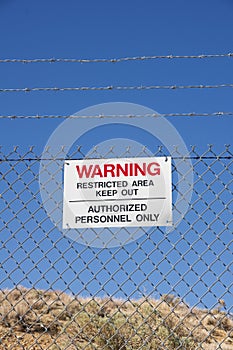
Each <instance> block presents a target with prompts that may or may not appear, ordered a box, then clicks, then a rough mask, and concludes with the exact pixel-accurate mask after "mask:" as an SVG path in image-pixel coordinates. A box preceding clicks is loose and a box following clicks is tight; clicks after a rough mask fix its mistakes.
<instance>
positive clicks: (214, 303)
mask: <svg viewBox="0 0 233 350" xmlns="http://www.w3.org/2000/svg"><path fill="white" fill-rule="evenodd" d="M62 151H64V149H63V150H61V152H60V151H58V152H57V154H56V157H55V158H54V156H52V155H51V154H50V151H49V150H47V156H48V157H46V159H47V162H48V167H47V168H46V171H47V172H48V177H49V176H53V175H54V174H52V173H49V163H50V162H54V161H56V162H58V161H61V162H63V159H62V154H63V153H62ZM84 153H85V152H82V147H78V148H77V149H75V150H72V152H69V153H68V156H67V158H70V159H80V158H81V159H82V158H83V157H84ZM154 155H155V156H164V155H167V154H166V152H165V150H164V149H163V148H162V147H158V149H157V151H156V152H155V154H154ZM133 156H135V154H132V150H131V149H130V147H128V148H127V149H125V150H124V152H122V153H121V154H119V152H116V149H114V147H111V148H109V149H108V150H106V152H105V153H104V154H103V152H102V150H100V149H99V148H98V147H95V148H94V149H93V150H92V151H91V152H90V153H89V154H88V157H89V158H111V157H133ZM137 156H138V157H142V156H147V157H148V156H151V153H150V152H149V151H148V150H147V149H146V148H143V149H141V150H140V152H139V153H138V154H137ZM171 156H172V158H173V159H175V158H177V159H179V158H180V159H182V157H183V156H182V155H180V154H179V149H178V148H177V147H174V151H173V153H172V155H171ZM186 157H188V158H189V159H191V160H192V163H193V172H194V188H193V196H192V200H191V203H190V205H189V210H188V212H187V213H186V214H185V216H184V218H183V220H182V222H181V223H180V224H179V226H178V227H177V228H176V229H175V230H174V231H172V232H170V233H169V232H167V231H166V230H165V229H164V228H162V227H154V228H150V229H149V230H148V229H145V228H143V227H139V228H137V229H136V230H138V232H139V233H140V235H139V238H138V239H137V240H135V241H134V242H133V243H130V244H128V245H124V246H120V247H116V248H109V249H105V248H102V249H98V248H94V247H91V246H85V245H82V244H79V243H77V242H75V241H72V240H71V239H69V238H67V237H66V236H64V235H63V233H61V232H59V230H58V229H57V228H56V227H55V226H54V225H53V224H52V222H51V221H50V219H49V217H48V215H47V213H46V211H45V209H44V205H43V203H42V200H41V198H40V190H39V164H40V159H41V155H38V153H37V152H36V151H35V150H34V148H33V147H31V148H30V149H28V150H26V151H23V150H20V149H19V148H17V147H15V148H14V149H13V150H12V151H11V152H9V153H7V152H5V151H3V150H1V153H0V159H1V161H0V189H1V191H0V232H1V235H0V242H1V248H0V257H1V259H0V263H1V264H0V349H2V350H5V349H12V350H13V349H50V350H55V349H62V350H65V349H67V350H73V349H113V350H119V349H122V350H124V349H125V350H128V349H169V350H170V349H210V350H211V349H223V350H228V349H233V316H232V301H233V278H232V275H233V273H232V264H233V260H232V248H233V243H232V230H233V222H232V211H233V199H232V198H233V196H232V195H233V180H232V179H233V165H232V162H233V154H232V152H231V149H230V147H229V146H226V147H225V149H224V150H223V151H222V152H220V153H219V152H218V153H215V151H214V149H213V147H212V146H209V148H208V149H207V150H206V151H205V152H202V153H201V154H200V152H198V151H197V150H196V148H195V147H192V149H191V151H190V153H189V154H188V155H186ZM177 172H178V169H177V168H176V167H175V164H174V162H173V201H174V198H175V197H176V196H177V192H178V188H179V187H178V181H179V180H178V177H177ZM180 175H181V176H185V175H184V174H180ZM58 186H61V187H62V184H58ZM54 191H56V188H55V189H54ZM51 195H52V194H51ZM181 195H182V194H181ZM173 210H174V211H175V210H176V208H175V207H173ZM60 214H61V213H60ZM109 230H110V229H109ZM121 230H127V228H122V229H121ZM82 234H83V235H84V234H85V231H84V233H82Z"/></svg>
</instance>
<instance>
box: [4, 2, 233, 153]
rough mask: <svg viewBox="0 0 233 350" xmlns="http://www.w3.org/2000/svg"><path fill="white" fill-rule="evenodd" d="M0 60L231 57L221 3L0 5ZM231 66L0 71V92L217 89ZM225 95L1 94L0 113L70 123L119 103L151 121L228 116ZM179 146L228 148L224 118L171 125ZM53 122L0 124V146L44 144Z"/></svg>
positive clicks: (232, 72) (196, 63) (220, 62)
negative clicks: (149, 114) (150, 113)
mask: <svg viewBox="0 0 233 350" xmlns="http://www.w3.org/2000/svg"><path fill="white" fill-rule="evenodd" d="M0 6H1V7H0V26H1V33H2V34H1V57H2V58H50V57H68V58H69V57H72V58H112V57H125V56H137V55H139V56H141V55H142V56H143V55H168V54H174V55H176V54H177V55H182V54H184V55H192V54H202V53H228V52H231V51H232V24H231V19H232V11H233V4H232V2H231V1H230V0H223V1H221V2H220V1H217V0H211V1H210V0H209V1H205V2H203V1H201V0H197V1H193V2H190V1H189V2H187V1H185V0H178V1H176V2H174V1H171V0H164V1H163V2H159V1H146V2H141V1H134V2H131V1H128V2H125V1H118V2H115V3H114V2H109V1H100V2H98V3H97V2H94V1H85V2H82V3H81V2H78V1H75V0H70V1H68V2H63V1H49V2H48V1H43V0H42V1H40V2H33V3H32V2H30V1H26V0H22V1H20V2H18V1H16V0H9V1H1V2H0ZM232 66H233V59H232V58H216V59H203V60H158V61H146V62H129V63H126V62H125V63H119V64H100V63H99V64H74V63H70V64H62V63H60V64H42V63H41V64H31V65H26V64H1V65H0V74H1V88H7V87H8V88H13V87H35V86H43V87H45V86H59V87H60V86H64V87H68V86H88V85H89V86H104V85H154V84H158V85H166V84H168V85H169V84H171V85H172V84H177V85H179V84H181V85H182V84H194V85H195V84H221V83H232V81H233V69H232ZM232 93H233V90H232V89H231V88H223V89H212V90H193V89H192V90H177V91H173V90H171V91H170V90H151V91H138V92H137V91H118V92H117V91H105V92H95V91H93V92H56V93H55V92H39V93H36V92H31V93H2V94H1V95H0V106H1V114H26V115H27V114H68V115H69V114H72V113H75V112H77V111H79V110H80V109H82V108H85V107H89V106H91V105H95V104H99V103H104V102H113V101H122V102H133V103H139V104H142V105H145V106H147V107H150V108H152V109H154V110H156V111H158V112H159V113H173V112H193V111H194V112H215V111H222V110H224V111H231V110H232V109H233V106H232ZM170 121H171V122H172V123H173V125H174V126H175V127H176V128H177V129H178V131H179V132H180V133H181V135H182V137H183V138H184V139H185V141H186V142H187V143H188V144H199V145H200V144H202V145H204V146H205V145H206V144H207V143H214V144H216V145H218V146H221V145H222V144H224V143H230V142H231V129H232V128H231V126H232V118H230V117H222V118H208V119H207V118H194V119H192V120H191V119H190V118H182V119H181V118H171V119H170ZM59 123H60V121H40V122H39V123H38V121H14V122H12V121H1V134H0V137H1V139H2V142H1V143H3V144H9V145H11V144H12V143H13V144H15V145H16V144H20V145H22V144H25V145H28V144H30V145H31V144H35V143H36V144H38V145H41V144H44V143H45V142H46V140H47V139H48V137H49V135H50V134H51V132H52V131H53V130H54V128H55V127H56V126H57V125H58V124H59Z"/></svg>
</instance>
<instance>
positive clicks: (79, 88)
mask: <svg viewBox="0 0 233 350" xmlns="http://www.w3.org/2000/svg"><path fill="white" fill-rule="evenodd" d="M222 88H233V84H212V85H211V84H209V85H208V84H200V85H148V86H146V85H141V86H136V85H135V86H114V85H108V86H76V87H75V86H74V87H26V88H0V93H8V92H26V93H28V92H65V91H113V90H116V91H126V90H131V91H137V90H138V91H141V90H161V89H162V90H186V89H222Z"/></svg>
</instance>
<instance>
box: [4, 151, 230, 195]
mask: <svg viewBox="0 0 233 350" xmlns="http://www.w3.org/2000/svg"><path fill="white" fill-rule="evenodd" d="M68 159H71V160H72V159H73V158H69V157H66V158H56V157H49V158H42V157H27V158H24V157H18V158H17V157H15V158H0V162H2V163H3V162H18V161H25V162H33V161H34V162H36V161H39V162H40V161H62V162H64V161H66V160H68ZM79 159H80V160H83V158H79ZM92 159H93V158H92ZM172 159H176V160H178V159H180V160H187V159H193V160H198V159H206V160H211V159H218V160H221V159H225V160H231V159H233V155H230V156H217V155H216V156H174V157H172ZM76 160H77V159H76ZM0 197H1V196H0Z"/></svg>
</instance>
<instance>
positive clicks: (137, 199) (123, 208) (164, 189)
mask: <svg viewBox="0 0 233 350" xmlns="http://www.w3.org/2000/svg"><path fill="white" fill-rule="evenodd" d="M170 225H172V190H171V157H153V158H151V157H150V158H119V159H117V158H115V159H88V160H66V161H65V166H64V202H63V228H64V229H68V228H88V227H89V228H96V227H127V226H128V227H138V226H170Z"/></svg>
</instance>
